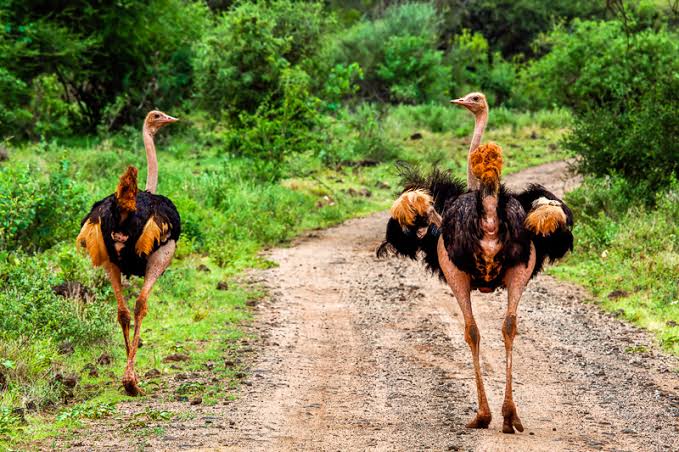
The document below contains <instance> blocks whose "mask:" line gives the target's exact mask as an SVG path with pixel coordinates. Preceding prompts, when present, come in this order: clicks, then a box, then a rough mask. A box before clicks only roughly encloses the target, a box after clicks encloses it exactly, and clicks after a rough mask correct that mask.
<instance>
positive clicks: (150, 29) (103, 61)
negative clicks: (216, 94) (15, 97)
mask: <svg viewBox="0 0 679 452" xmlns="http://www.w3.org/2000/svg"><path fill="white" fill-rule="evenodd" d="M209 17H210V16H209V10H208V8H207V7H206V6H204V4H203V2H198V1H184V0H126V1H124V2H105V3H104V4H98V5H97V6H96V7H95V6H89V7H74V5H73V4H72V2H57V3H56V4H53V2H43V1H41V0H7V1H5V2H3V4H2V6H0V20H1V22H2V24H3V26H2V27H0V67H5V68H6V69H7V70H10V71H11V72H13V73H14V74H15V75H16V77H17V78H18V79H19V80H21V81H22V82H24V83H25V84H26V85H28V86H30V85H31V83H32V81H33V79H35V78H36V77H38V76H40V74H43V73H47V74H52V73H53V74H58V75H59V77H58V79H59V84H60V85H62V87H63V88H62V89H63V93H64V97H62V100H63V101H65V100H66V99H65V96H66V94H65V93H68V94H67V95H68V98H69V101H71V102H73V101H75V102H76V105H77V106H78V108H79V109H80V111H79V113H80V115H82V118H83V119H84V121H85V123H86V124H85V125H86V126H87V127H88V128H89V130H94V128H95V127H96V126H97V125H98V124H99V121H100V119H101V116H102V112H103V110H104V109H105V108H106V106H107V105H108V104H109V103H111V102H114V101H115V100H116V98H117V97H118V98H119V99H125V103H124V105H122V108H119V109H118V115H117V116H116V117H114V118H113V120H112V121H111V122H109V123H108V124H107V125H112V126H120V125H122V124H123V123H124V122H125V121H128V120H130V119H131V117H133V116H134V117H136V116H137V115H138V114H139V113H140V111H139V110H141V111H145V110H146V109H149V108H150V107H153V106H156V105H157V106H167V105H170V104H176V103H177V102H178V101H179V100H180V99H181V98H182V97H184V96H185V95H186V94H187V92H188V89H189V88H190V86H191V76H192V74H191V71H192V69H191V64H190V58H191V46H192V44H193V43H194V42H195V41H196V39H197V38H198V37H199V36H200V35H201V34H202V33H203V30H204V28H205V26H206V25H207V24H208V23H209ZM123 95H124V96H123ZM119 102H120V101H119ZM43 112H44V111H43Z"/></svg>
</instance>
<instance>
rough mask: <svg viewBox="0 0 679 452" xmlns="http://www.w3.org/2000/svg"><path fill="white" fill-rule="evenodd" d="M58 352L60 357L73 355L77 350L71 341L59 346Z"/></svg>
mask: <svg viewBox="0 0 679 452" xmlns="http://www.w3.org/2000/svg"><path fill="white" fill-rule="evenodd" d="M57 351H58V352H59V354H60V355H72V354H73V352H74V351H75V349H74V348H73V344H71V341H68V340H66V341H64V342H62V343H61V344H59V346H58V347H57Z"/></svg>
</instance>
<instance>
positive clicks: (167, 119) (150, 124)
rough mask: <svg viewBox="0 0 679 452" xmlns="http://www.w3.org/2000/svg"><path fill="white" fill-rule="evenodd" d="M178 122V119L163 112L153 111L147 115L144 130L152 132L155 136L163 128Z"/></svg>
mask: <svg viewBox="0 0 679 452" xmlns="http://www.w3.org/2000/svg"><path fill="white" fill-rule="evenodd" d="M177 121H179V120H178V119H177V118H173V117H172V116H170V115H167V114H165V113H163V112H162V111H158V110H152V111H150V112H149V114H147V115H146V119H145V120H144V129H146V130H148V131H149V132H151V134H152V135H155V133H156V132H157V131H158V130H160V129H161V128H163V127H165V126H166V125H168V124H170V123H173V122H177Z"/></svg>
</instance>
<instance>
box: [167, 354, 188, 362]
mask: <svg viewBox="0 0 679 452" xmlns="http://www.w3.org/2000/svg"><path fill="white" fill-rule="evenodd" d="M190 359H191V357H190V356H189V355H185V354H183V353H173V354H172V355H167V356H166V357H165V358H163V362H164V363H172V362H175V363H176V362H180V361H189V360H190Z"/></svg>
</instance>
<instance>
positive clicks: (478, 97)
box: [450, 93, 488, 116]
mask: <svg viewBox="0 0 679 452" xmlns="http://www.w3.org/2000/svg"><path fill="white" fill-rule="evenodd" d="M450 103H451V104H455V105H461V106H463V107H464V108H466V109H467V110H469V111H471V112H472V113H473V114H474V116H477V115H479V114H481V113H483V112H488V103H487V102H486V96H484V95H483V93H469V94H467V95H466V96H464V97H460V98H459V99H453V100H451V101H450Z"/></svg>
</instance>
